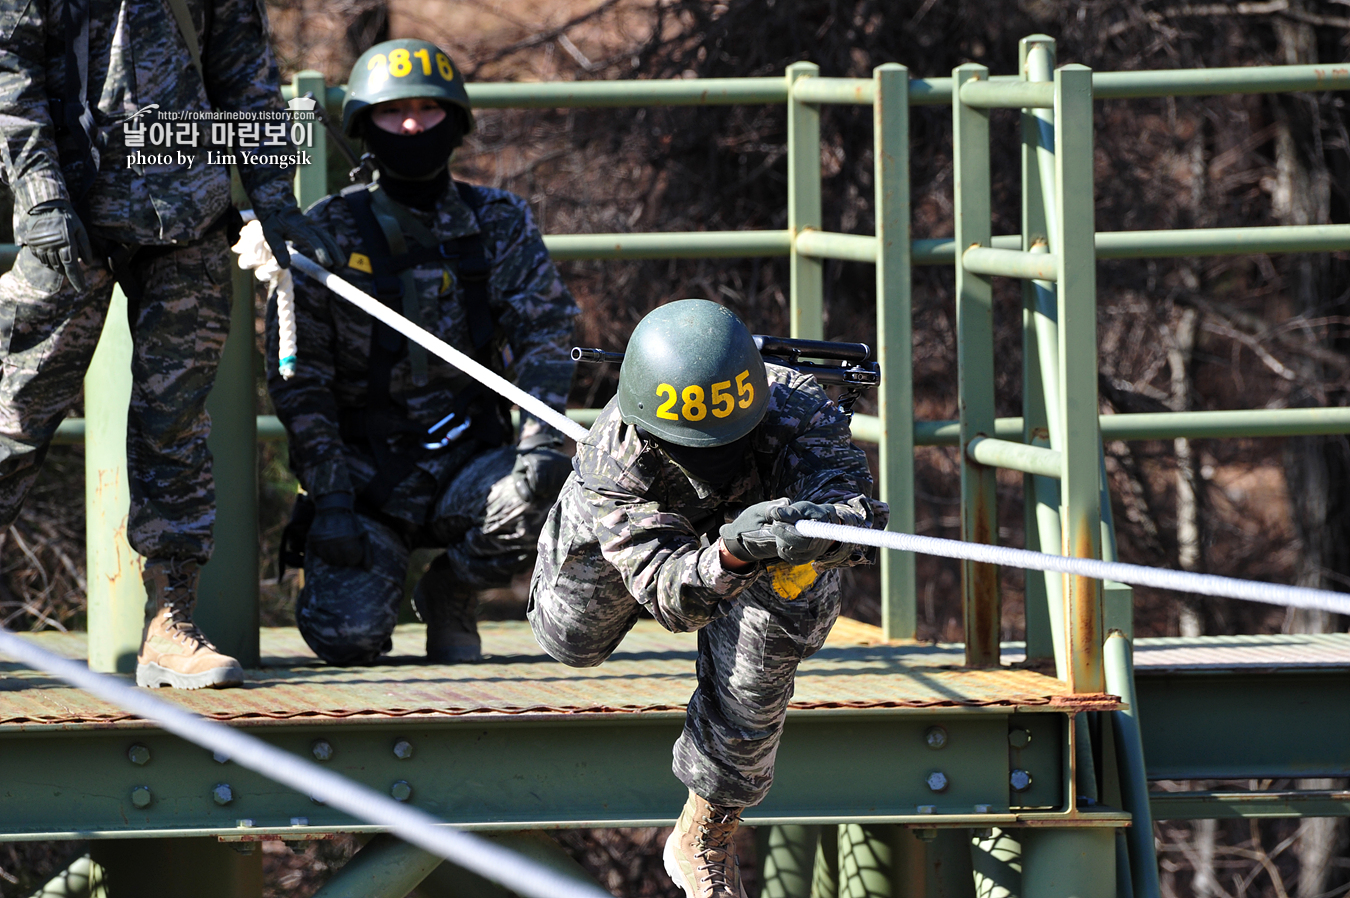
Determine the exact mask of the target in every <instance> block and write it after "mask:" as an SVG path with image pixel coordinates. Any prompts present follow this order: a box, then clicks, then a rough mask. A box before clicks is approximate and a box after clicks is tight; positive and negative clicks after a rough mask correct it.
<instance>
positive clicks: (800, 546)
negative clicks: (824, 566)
mask: <svg viewBox="0 0 1350 898" xmlns="http://www.w3.org/2000/svg"><path fill="white" fill-rule="evenodd" d="M784 501H786V500H784ZM773 521H774V523H773V524H772V525H770V527H769V529H770V531H771V532H772V533H773V538H774V544H775V546H776V547H777V550H778V557H779V558H781V559H783V560H784V561H786V562H788V563H789V564H806V563H808V562H811V561H817V560H819V559H820V558H821V557H822V556H823V555H825V554H826V553H827V552H829V551H830V550H831V549H832V548H833V547H834V546H835V545H836V542H835V541H834V540H832V539H821V538H819V537H810V536H803V535H802V534H800V533H798V532H797V528H796V527H794V526H792V525H793V524H795V523H797V522H798V521H820V522H822V523H825V524H838V523H839V515H838V514H836V513H835V510H834V508H833V507H831V506H829V505H820V504H818V503H816V502H793V503H792V504H791V505H783V506H781V507H779V508H775V509H774V510H773Z"/></svg>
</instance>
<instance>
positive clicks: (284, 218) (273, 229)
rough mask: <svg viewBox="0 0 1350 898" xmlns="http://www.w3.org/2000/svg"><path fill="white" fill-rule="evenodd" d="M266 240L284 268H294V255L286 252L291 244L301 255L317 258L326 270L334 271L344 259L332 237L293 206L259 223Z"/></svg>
mask: <svg viewBox="0 0 1350 898" xmlns="http://www.w3.org/2000/svg"><path fill="white" fill-rule="evenodd" d="M258 223H259V224H261V225H262V229H263V237H264V238H265V239H266V240H267V245H268V246H270V247H272V255H274V256H276V259H277V264H278V265H280V266H281V267H282V268H290V267H291V253H290V250H288V249H286V241H287V240H289V241H291V242H292V243H294V244H295V245H296V246H298V247H299V248H300V249H301V250H302V251H304V252H305V253H308V254H309V255H310V256H313V257H314V261H315V262H318V263H319V264H320V265H322V266H323V267H324V268H332V267H333V266H334V265H335V264H337V263H338V262H339V261H341V259H342V250H341V249H340V248H339V247H338V245H337V241H336V240H334V239H333V235H332V234H329V233H328V232H327V231H325V230H324V229H323V228H321V227H319V226H318V225H316V224H315V223H314V222H312V221H310V220H309V219H308V218H306V217H305V213H303V212H301V211H300V210H299V209H297V208H295V207H294V206H285V207H283V208H281V209H277V210H275V211H273V212H268V213H267V214H266V215H264V216H262V217H261V218H259V219H258Z"/></svg>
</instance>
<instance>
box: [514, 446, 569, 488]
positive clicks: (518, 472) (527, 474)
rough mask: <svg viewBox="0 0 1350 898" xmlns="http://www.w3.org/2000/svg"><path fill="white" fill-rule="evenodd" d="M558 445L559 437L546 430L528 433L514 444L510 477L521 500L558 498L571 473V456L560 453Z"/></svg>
mask: <svg viewBox="0 0 1350 898" xmlns="http://www.w3.org/2000/svg"><path fill="white" fill-rule="evenodd" d="M561 447H562V440H560V439H558V438H557V437H556V436H553V435H552V434H546V433H538V434H535V435H533V436H528V437H526V438H525V439H523V440H521V441H520V445H518V446H516V464H515V466H514V467H513V468H511V477H512V478H513V479H514V480H515V483H516V492H518V493H520V498H521V499H522V500H523V501H525V502H530V501H533V500H534V499H535V498H536V497H538V498H541V499H547V500H549V501H552V500H553V499H556V498H557V497H558V492H559V491H560V490H561V489H562V486H563V481H565V480H566V479H567V475H568V474H571V473H572V458H571V456H568V455H564V454H563V453H561V452H559V451H558V449H559V448H561Z"/></svg>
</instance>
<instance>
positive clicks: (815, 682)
mask: <svg viewBox="0 0 1350 898" xmlns="http://www.w3.org/2000/svg"><path fill="white" fill-rule="evenodd" d="M482 634H483V646H484V653H485V655H486V656H487V657H486V660H485V661H484V663H481V664H472V665H434V666H433V665H427V664H424V663H423V662H422V659H421V658H420V657H419V656H420V655H421V654H422V650H421V640H422V629H421V627H419V626H416V625H409V626H405V627H400V628H399V629H398V631H397V632H396V634H395V638H394V651H393V653H392V654H391V656H390V657H388V658H386V659H385V660H384V663H381V664H378V665H374V666H370V667H355V668H337V667H329V666H327V665H324V664H322V663H320V662H319V661H318V659H317V658H315V656H314V654H313V653H312V652H310V651H309V649H308V647H307V646H306V645H305V644H304V642H303V640H301V638H300V637H299V634H298V633H297V632H296V631H295V630H294V629H267V630H264V631H263V636H262V654H263V666H262V667H261V668H259V669H257V670H251V671H249V672H248V679H247V681H246V683H245V685H244V687H243V688H240V689H229V690H203V691H200V692H192V693H185V692H175V691H172V690H164V691H162V692H161V695H162V696H164V697H165V698H167V699H170V700H172V701H174V702H175V703H177V704H180V705H182V706H184V707H187V708H190V709H192V710H193V711H196V712H198V713H200V714H203V715H204V716H207V717H210V718H213V719H216V720H224V721H232V722H239V723H241V724H247V725H249V726H258V725H265V724H269V723H284V722H287V721H292V722H302V721H308V722H316V721H323V722H341V721H352V722H359V721H363V720H365V721H368V720H371V719H372V718H375V719H390V718H396V719H408V720H421V719H435V718H444V717H462V716H471V715H472V716H480V715H513V716H522V715H523V716H529V717H538V716H549V715H577V714H585V715H596V714H599V715H615V714H653V713H661V712H681V711H683V709H684V705H685V702H686V701H687V700H688V697H689V694H690V693H691V692H692V691H693V688H694V685H695V682H694V656H695V651H696V645H697V643H696V636H695V635H694V634H689V633H685V634H673V633H668V632H666V631H664V630H662V629H661V628H660V626H659V625H657V624H656V622H654V621H650V620H645V621H640V622H639V623H638V625H637V626H636V627H635V628H634V630H633V631H632V632H631V633H629V635H628V636H627V637H626V638H625V640H624V642H623V644H622V645H621V646H620V647H619V650H618V651H617V652H615V654H614V656H613V657H612V658H611V659H610V660H609V661H607V662H606V663H605V664H603V665H601V666H599V667H595V668H587V669H573V668H568V667H565V666H563V665H561V664H559V663H557V662H555V661H553V660H552V659H551V658H549V657H548V656H547V655H545V654H544V653H543V651H542V650H540V648H539V647H538V645H537V644H536V643H535V641H534V638H533V636H532V635H531V633H530V630H529V627H528V625H527V624H525V623H520V622H497V623H484V624H483V625H482ZM30 638H32V639H33V640H34V641H36V642H38V643H39V644H41V645H44V646H46V647H48V648H50V649H52V650H53V651H56V652H59V653H61V654H64V655H66V656H67V657H76V658H78V657H82V656H83V653H84V635H83V634H79V633H69V634H57V633H43V634H34V635H33V636H31V637H30ZM960 663H961V655H960V650H959V647H957V648H955V649H954V648H953V647H951V646H927V645H915V644H887V643H886V642H885V641H884V640H883V639H882V638H881V632H880V630H878V629H877V628H875V627H871V626H868V625H866V624H861V623H858V622H856V621H851V620H841V621H840V622H839V624H838V625H837V626H836V627H835V630H834V632H833V633H832V634H831V636H830V640H829V641H828V642H827V644H826V646H825V647H824V648H823V649H822V650H821V651H820V652H819V653H818V654H817V655H816V656H815V657H813V658H811V659H809V660H808V661H807V662H806V663H804V664H803V665H802V668H801V671H800V673H799V675H798V678H797V689H796V695H795V696H794V698H793V700H792V705H791V709H792V710H793V711H794V712H800V711H813V710H831V709H833V710H845V709H847V710H855V711H866V710H897V709H939V708H950V709H979V708H991V709H994V708H997V709H999V711H1000V712H1001V713H1007V712H1008V711H1012V710H1032V709H1042V710H1051V709H1062V710H1109V709H1111V708H1115V707H1117V706H1118V705H1117V703H1116V701H1115V700H1114V699H1113V698H1112V697H1110V696H1102V695H1097V696H1074V695H1071V694H1069V693H1068V692H1067V690H1066V689H1065V687H1064V684H1063V683H1061V682H1060V681H1059V680H1056V679H1054V678H1053V677H1049V676H1046V675H1044V674H1041V673H1037V672H1034V671H1031V670H1018V669H1012V668H1008V667H1004V668H999V669H996V670H966V669H963V668H961V667H960ZM137 725H141V724H140V723H139V722H138V721H135V720H134V719H132V718H130V717H129V716H128V715H126V714H124V713H122V712H120V711H118V710H117V709H115V708H112V707H110V706H108V705H106V704H104V703H102V702H101V701H99V700H97V699H94V698H91V697H89V696H87V695H84V694H83V693H81V692H79V691H78V690H75V689H73V688H70V687H67V686H64V685H62V684H61V683H59V682H56V681H53V680H52V679H50V678H48V677H46V676H43V675H40V674H35V673H33V672H31V671H26V670H24V669H23V668H21V667H19V666H18V665H15V664H11V663H3V662H0V729H11V728H23V729H34V728H45V727H60V728H63V729H68V728H86V727H126V726H137Z"/></svg>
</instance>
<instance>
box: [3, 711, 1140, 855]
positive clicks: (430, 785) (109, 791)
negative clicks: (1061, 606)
mask: <svg viewBox="0 0 1350 898" xmlns="http://www.w3.org/2000/svg"><path fill="white" fill-rule="evenodd" d="M683 719H684V715H683V713H678V712H672V713H666V714H658V715H594V716H575V717H564V718H562V719H559V718H556V717H555V718H548V719H537V720H528V719H519V718H516V719H509V720H499V719H491V720H484V719H481V718H480V719H476V720H470V719H464V718H459V719H449V720H444V721H439V720H437V721H428V720H426V719H421V720H397V719H391V720H385V721H381V722H379V723H374V722H366V721H362V722H360V723H355V722H352V721H334V722H332V723H330V724H328V725H318V724H315V723H314V722H312V721H305V722H303V723H299V724H297V723H294V722H285V723H280V722H273V723H271V724H266V725H256V726H248V727H244V728H243V729H245V730H246V731H248V732H251V733H253V734H254V735H257V736H259V737H261V738H263V739H265V740H267V741H268V742H270V743H272V744H273V745H276V746H279V747H281V748H283V749H286V750H288V751H291V752H294V753H296V754H300V755H303V756H305V757H309V756H310V753H311V746H312V745H313V743H314V742H315V741H316V740H318V739H323V740H325V741H326V742H327V743H328V744H329V745H330V746H331V749H332V754H331V760H330V761H328V764H329V765H330V766H331V768H332V769H333V770H334V771H335V772H338V773H342V774H344V775H347V776H351V777H352V778H354V779H356V780H358V781H360V782H363V783H365V784H367V785H369V786H372V787H373V788H376V789H379V790H381V791H386V792H392V791H393V790H394V789H395V788H396V787H397V788H398V789H399V794H406V793H409V792H410V800H411V802H412V803H413V804H415V805H416V806H418V807H421V808H423V809H424V810H426V811H429V812H430V813H433V814H435V815H437V816H438V817H440V818H442V819H444V820H445V821H446V822H448V823H451V824H454V825H459V826H466V827H470V828H477V829H513V830H514V829H526V828H553V827H573V826H666V825H669V824H670V822H671V820H673V819H674V817H675V815H676V814H677V813H678V812H679V809H680V807H681V805H682V804H683V803H684V799H685V795H686V792H685V789H684V787H683V786H682V785H681V784H680V783H679V781H678V780H676V779H675V778H674V777H673V776H671V775H670V773H669V769H670V746H671V744H672V743H673V742H674V741H675V739H676V737H677V736H678V735H679V733H680V728H681V726H682V725H683ZM1065 719H1066V718H1065V715H1064V714H1063V713H1060V712H1055V711H1046V712H1037V713H1022V712H1019V713H1009V711H1008V709H1006V708H981V709H969V710H968V709H940V710H939V709H922V710H908V711H901V710H878V711H871V712H857V711H824V712H819V711H808V712H799V713H794V714H790V715H789V721H788V725H787V729H786V732H785V734H784V738H783V743H782V747H781V750H780V752H779V755H778V761H777V771H776V776H775V782H774V789H773V791H772V792H771V793H770V795H769V797H768V799H767V800H766V801H765V802H764V803H763V804H761V805H758V806H756V807H755V808H754V809H753V810H751V811H750V812H748V814H747V822H749V823H752V824H755V825H759V824H774V823H838V822H844V821H853V822H863V823H866V822H878V823H880V822H901V823H906V824H909V825H928V824H931V825H933V826H953V825H957V826H977V827H983V826H1006V825H1010V824H1015V823H1017V822H1018V821H1019V820H1022V821H1024V822H1025V821H1037V820H1039V821H1042V822H1043V823H1044V822H1053V821H1054V820H1056V819H1058V818H1057V817H1056V814H1057V813H1059V812H1058V811H1056V809H1057V808H1060V807H1061V805H1062V804H1063V793H1062V780H1061V778H1060V776H1059V771H1060V765H1061V763H1062V757H1063V739H1062V732H1063V730H1064V729H1065V725H1064V721H1065ZM934 726H941V727H943V728H944V729H945V730H946V732H947V735H948V739H947V742H946V744H945V747H943V748H941V749H938V750H934V749H932V748H930V747H929V744H928V741H927V739H926V735H927V733H928V732H929V730H930V729H931V728H932V727H934ZM1010 728H1011V729H1024V730H1026V731H1027V732H1029V733H1031V734H1033V736H1032V738H1031V740H1030V744H1029V745H1028V746H1027V747H1026V748H1023V749H1021V750H1020V751H1018V752H1017V754H1016V758H1015V761H1016V764H1017V766H1018V767H1019V768H1021V769H1026V770H1029V771H1031V773H1032V788H1031V789H1030V790H1029V791H1027V792H1023V793H1013V792H1011V791H1010V789H1009V774H1010V769H1011V766H1010V765H1011V764H1012V762H1013V760H1014V758H1012V757H1010V755H1011V753H1010V750H1009V740H1008V734H1009V731H1010ZM0 739H3V745H4V756H5V772H4V776H3V778H0V839H4V840H14V839H18V840H36V839H70V838H106V837H118V836H132V835H136V836H147V837H148V836H157V835H184V836H186V835H222V836H226V837H233V838H245V837H252V836H256V835H257V834H260V833H280V834H283V835H284V836H286V837H299V836H303V835H305V834H310V835H313V834H315V833H318V832H324V831H333V830H371V829H372V827H369V826H361V825H359V824H356V823H355V822H354V821H352V820H351V819H350V818H348V817H346V816H345V815H343V814H341V813H339V812H337V811H334V810H331V809H329V808H328V807H326V806H324V805H319V804H315V803H314V802H312V801H311V800H310V799H309V798H308V797H306V796H304V795H299V794H296V793H295V792H292V791H291V790H290V789H288V788H286V787H284V786H280V785H277V784H275V783H273V782H271V781H270V780H268V779H266V778H265V777H263V776H261V775H259V774H256V773H253V772H251V771H249V770H245V769H242V768H240V767H238V766H236V765H234V764H232V763H229V762H226V763H219V762H217V761H216V760H214V759H213V757H212V755H211V753H210V752H208V751H206V750H204V749H201V748H198V747H196V746H193V745H190V744H188V743H185V742H183V741H181V740H179V739H177V738H176V737H173V736H169V735H166V734H164V733H163V732H161V731H159V730H155V729H152V728H145V727H140V728H131V729H121V730H115V729H107V728H90V729H84V730H76V731H64V732H50V731H44V732H35V731H33V730H32V729H17V728H16V729H11V730H8V731H6V732H5V733H4V734H3V735H2V736H0ZM400 739H401V740H406V741H408V742H409V743H410V744H411V745H412V746H413V749H414V751H413V754H412V756H411V757H408V758H406V759H399V758H397V757H395V755H394V751H393V746H394V744H395V742H397V741H398V740H400ZM133 746H143V747H144V748H145V749H146V750H147V751H148V755H149V761H148V762H147V763H144V764H139V765H138V764H136V763H133V762H132V761H131V760H130V757H131V755H129V750H130V749H131V748H132V747H133ZM841 746H844V747H847V753H848V756H849V764H847V765H845V766H844V767H841V768H839V769H837V770H835V771H834V773H833V774H832V775H831V776H828V777H822V776H820V764H821V762H822V759H824V758H837V757H838V756H839V752H840V750H841ZM145 754H146V753H145V752H140V753H138V754H137V755H136V757H137V758H138V759H141V760H144V758H145ZM52 771H60V775H59V776H54V775H53V774H52ZM934 771H942V772H943V773H944V775H945V776H946V777H947V787H946V789H945V791H942V792H940V793H939V792H934V791H933V790H932V789H931V788H930V786H929V784H928V782H927V777H928V775H929V774H930V773H931V772H934ZM399 784H404V785H403V786H400V785H399ZM221 785H227V786H228V787H229V790H228V794H227V793H225V792H224V791H223V790H218V789H217V788H216V787H217V786H221ZM217 796H221V797H219V798H218V797H217ZM221 801H224V802H225V803H220V802H221ZM1013 801H1016V802H1017V804H1016V805H1013V804H1012V802H1013ZM1103 819H1105V820H1108V821H1109V820H1110V819H1115V818H1109V817H1108V818H1103ZM1088 822H1092V821H1091V820H1089V821H1088Z"/></svg>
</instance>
